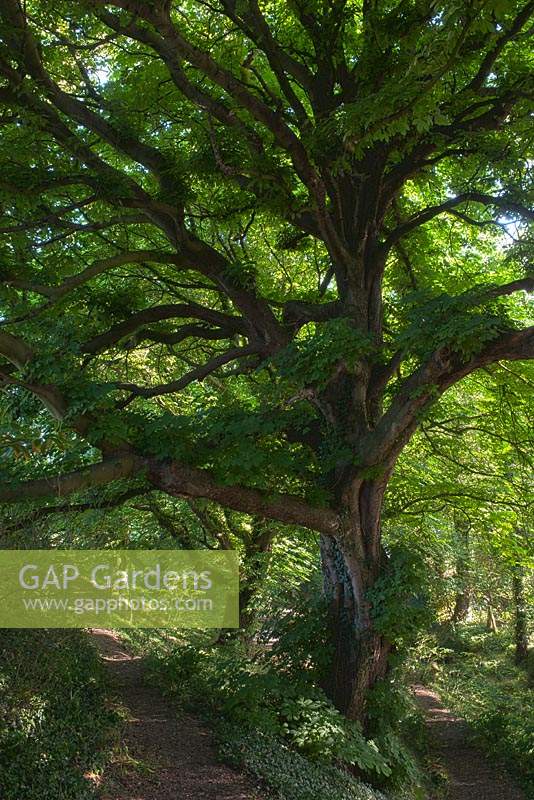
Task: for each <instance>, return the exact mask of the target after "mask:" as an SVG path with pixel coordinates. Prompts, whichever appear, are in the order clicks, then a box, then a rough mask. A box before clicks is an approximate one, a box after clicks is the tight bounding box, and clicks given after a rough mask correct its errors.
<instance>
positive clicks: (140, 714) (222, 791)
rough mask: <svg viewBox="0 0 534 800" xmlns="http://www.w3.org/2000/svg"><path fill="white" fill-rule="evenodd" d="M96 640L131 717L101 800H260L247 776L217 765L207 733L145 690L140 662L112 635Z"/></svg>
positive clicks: (98, 634)
mask: <svg viewBox="0 0 534 800" xmlns="http://www.w3.org/2000/svg"><path fill="white" fill-rule="evenodd" d="M92 636H93V638H94V640H95V644H96V645H97V646H98V648H99V650H100V653H101V656H102V659H103V661H104V664H105V667H106V670H107V671H108V673H109V675H110V677H111V680H112V683H113V685H114V688H115V690H116V693H117V695H118V699H119V701H120V703H121V705H122V706H124V708H125V709H126V712H127V715H128V719H127V723H126V727H125V730H124V733H123V741H122V747H121V752H124V754H125V757H121V758H120V759H117V761H116V763H114V764H113V765H112V767H111V768H109V769H108V770H107V771H106V774H105V775H104V776H103V780H102V783H101V786H100V797H101V800H177V798H179V800H258V798H259V796H258V794H257V792H256V791H255V789H254V787H253V786H252V784H251V783H250V782H249V781H248V780H247V779H246V778H245V777H244V776H243V775H240V774H238V773H236V772H234V771H233V770H231V769H229V768H228V767H226V766H224V765H222V764H220V763H219V762H218V760H217V758H216V755H215V751H214V747H213V743H212V740H211V736H210V734H209V732H208V731H207V730H206V728H205V727H204V726H203V725H202V724H201V723H200V722H199V721H198V720H196V719H194V718H192V717H190V716H188V715H185V714H184V715H178V714H177V713H176V710H175V709H173V708H172V706H171V705H170V703H169V702H168V701H167V700H166V699H165V698H164V697H163V695H162V694H161V693H160V692H159V691H158V690H157V689H152V688H151V687H150V686H147V684H146V683H145V682H144V681H143V671H144V667H143V661H142V659H141V658H140V657H138V656H134V655H132V654H131V653H129V652H128V650H127V649H126V648H125V646H124V644H123V643H122V642H121V640H120V638H119V637H118V636H116V635H115V634H114V633H112V632H111V631H107V630H102V629H96V628H95V629H93V630H92Z"/></svg>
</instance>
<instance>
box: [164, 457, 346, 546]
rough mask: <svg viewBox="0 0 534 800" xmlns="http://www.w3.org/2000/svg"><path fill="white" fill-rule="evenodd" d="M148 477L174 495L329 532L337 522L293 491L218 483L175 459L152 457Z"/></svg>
mask: <svg viewBox="0 0 534 800" xmlns="http://www.w3.org/2000/svg"><path fill="white" fill-rule="evenodd" d="M148 477H149V480H150V481H151V482H152V484H153V485H154V486H156V487H157V488H159V489H161V490H162V491H164V492H167V494H170V495H174V496H175V497H188V498H195V497H204V498H206V499H208V500H214V501H215V502H216V503H220V504H221V505H222V506H225V507H226V508H232V509H234V511H244V512H246V513H247V514H254V515H256V516H258V517H268V518H269V519H276V520H278V521H279V522H284V523H288V524H296V525H303V526H304V527H307V528H311V529H312V530H316V531H321V532H322V533H327V534H330V535H334V534H335V532H336V531H337V529H338V526H339V523H340V520H339V518H338V515H337V514H336V513H335V512H334V511H332V510H331V509H329V508H317V507H315V506H310V505H309V504H308V503H306V502H305V501H304V500H301V499H300V498H299V497H296V496H295V495H287V494H272V493H270V492H266V491H262V490H259V489H249V488H247V487H243V486H234V485H221V484H220V483H218V482H217V481H216V480H215V479H214V478H213V476H212V475H211V474H210V472H209V471H208V470H201V469H194V468H192V467H185V466H183V465H181V464H178V463H176V462H169V461H164V462H162V461H152V462H151V464H150V467H149V472H148Z"/></svg>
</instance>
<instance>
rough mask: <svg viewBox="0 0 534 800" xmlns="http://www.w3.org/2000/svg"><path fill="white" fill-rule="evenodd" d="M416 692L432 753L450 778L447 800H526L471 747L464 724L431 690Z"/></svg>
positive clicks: (505, 777) (424, 689)
mask: <svg viewBox="0 0 534 800" xmlns="http://www.w3.org/2000/svg"><path fill="white" fill-rule="evenodd" d="M414 692H415V695H416V697H417V699H418V701H419V703H420V705H421V707H422V708H423V710H424V712H425V716H426V723H427V727H428V729H429V739H430V744H431V747H432V750H433V752H434V753H435V754H436V756H437V757H438V759H439V761H440V763H441V764H442V765H443V767H444V769H445V771H446V772H447V774H448V776H449V785H448V794H447V795H446V797H447V800H526V796H525V795H524V794H523V793H522V792H521V790H520V789H518V788H517V787H516V786H515V785H514V784H513V783H512V781H511V780H510V778H509V777H508V776H507V775H505V774H503V773H502V772H500V771H499V770H498V769H497V768H494V767H492V765H491V764H490V763H489V762H488V760H487V758H486V757H485V756H484V755H483V754H482V753H481V752H480V751H479V750H478V749H477V748H476V747H474V746H473V745H472V744H471V743H470V736H469V726H468V725H467V723H466V722H465V720H463V719H461V718H460V717H457V716H455V715H454V714H453V713H452V711H449V710H448V709H447V708H445V707H444V706H443V704H442V703H441V701H440V699H439V697H438V695H437V694H436V693H435V692H432V691H430V689H427V688H426V687H424V686H415V687H414Z"/></svg>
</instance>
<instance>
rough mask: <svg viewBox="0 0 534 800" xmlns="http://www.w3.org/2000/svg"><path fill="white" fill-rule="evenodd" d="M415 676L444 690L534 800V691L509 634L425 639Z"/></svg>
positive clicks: (465, 631) (461, 630)
mask: <svg viewBox="0 0 534 800" xmlns="http://www.w3.org/2000/svg"><path fill="white" fill-rule="evenodd" d="M413 663H414V664H416V667H415V666H414V668H413V670H414V671H413V677H415V678H417V679H419V680H422V681H423V682H425V683H426V684H427V685H431V686H433V687H434V688H436V689H437V690H438V692H439V693H440V695H441V698H442V699H443V701H444V703H445V704H446V705H448V706H449V707H450V708H451V709H453V710H454V711H455V712H456V713H458V714H459V715H461V716H462V717H464V719H466V720H467V722H468V723H469V725H470V727H471V729H472V731H473V733H474V735H475V739H476V741H477V742H478V744H479V745H480V746H481V747H482V748H483V749H484V750H485V752H486V753H487V754H488V755H489V756H490V757H491V758H492V760H494V761H495V762H497V763H499V764H501V765H502V766H503V767H505V768H507V769H508V770H509V771H510V773H511V774H512V775H513V777H514V778H515V779H516V780H517V781H518V782H520V783H521V784H522V786H523V787H524V788H525V790H526V792H527V796H529V797H534V687H533V686H532V682H531V681H529V674H528V669H525V668H524V667H518V666H516V665H515V664H514V655H513V643H512V641H511V638H510V635H509V633H508V632H507V631H506V630H503V631H501V632H499V633H491V632H488V631H486V629H485V628H484V627H483V626H481V625H475V624H470V625H463V626H459V627H458V628H457V629H456V630H450V631H448V632H447V633H446V634H444V633H443V632H441V633H440V634H439V635H434V636H428V637H426V638H425V639H421V641H420V644H419V648H418V650H417V651H416V653H415V657H414V660H413Z"/></svg>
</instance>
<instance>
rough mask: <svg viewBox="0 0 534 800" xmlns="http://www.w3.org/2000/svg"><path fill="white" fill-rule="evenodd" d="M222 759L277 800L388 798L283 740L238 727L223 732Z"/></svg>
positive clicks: (381, 799) (366, 799)
mask: <svg viewBox="0 0 534 800" xmlns="http://www.w3.org/2000/svg"><path fill="white" fill-rule="evenodd" d="M219 736H220V738H221V740H222V744H221V746H220V753H221V755H222V756H223V757H224V758H225V759H226V760H227V761H228V762H229V763H230V764H233V765H234V766H235V767H237V768H241V769H245V770H246V771H247V772H249V773H250V774H252V775H254V776H256V777H257V778H259V779H260V780H261V781H263V782H264V783H265V784H266V785H267V786H268V787H269V790H270V796H271V797H272V798H273V800H316V799H317V798H318V797H328V798H329V800H385V796H384V795H383V794H382V793H381V792H379V791H377V790H376V789H371V788H370V787H369V786H366V785H365V784H362V783H361V782H360V781H358V780H356V779H355V778H353V777H351V776H350V775H349V774H348V773H347V772H345V771H343V770H340V769H338V768H337V767H335V766H333V765H328V764H326V765H325V764H323V763H317V762H316V761H311V760H310V759H308V758H306V757H305V756H304V755H301V754H300V753H298V752H296V751H295V750H294V749H292V748H291V747H289V746H288V745H287V744H286V743H285V741H284V740H283V739H281V738H280V737H276V736H274V735H272V734H269V733H265V732H263V731H261V732H258V733H257V734H256V735H255V736H253V737H252V736H250V734H249V733H244V732H243V730H240V729H239V728H238V727H237V726H228V725H227V726H225V727H223V728H221V729H220V731H219Z"/></svg>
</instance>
